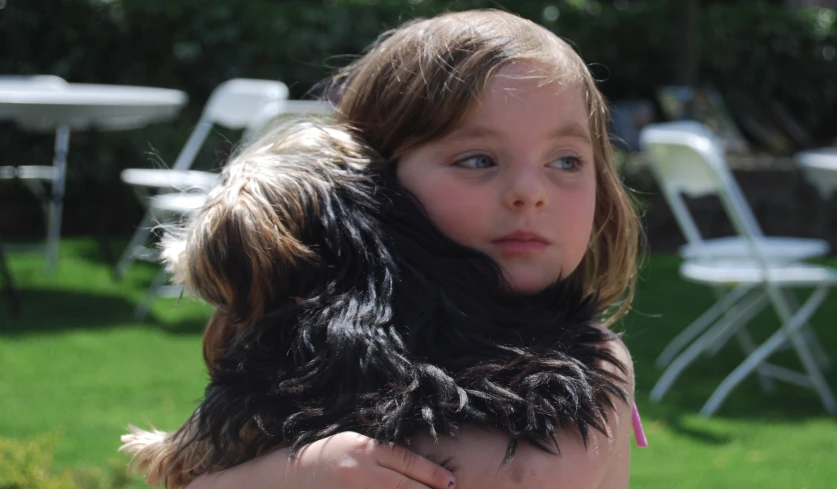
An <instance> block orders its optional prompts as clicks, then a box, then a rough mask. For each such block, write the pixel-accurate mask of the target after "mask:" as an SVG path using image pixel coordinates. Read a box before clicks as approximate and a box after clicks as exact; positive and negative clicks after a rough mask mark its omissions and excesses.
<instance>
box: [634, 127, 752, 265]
mask: <svg viewBox="0 0 837 489" xmlns="http://www.w3.org/2000/svg"><path fill="white" fill-rule="evenodd" d="M640 147H641V148H642V151H643V152H644V153H645V155H646V157H647V160H648V162H649V163H650V165H651V170H652V173H653V174H654V176H655V177H656V180H657V183H658V184H659V185H660V189H661V191H662V193H663V196H664V197H665V199H666V201H667V202H668V204H669V206H670V207H671V209H672V212H673V213H674V216H675V219H676V220H677V223H678V225H679V226H680V229H681V231H682V232H683V234H684V235H685V237H686V240H687V241H688V242H689V244H690V245H691V246H692V247H693V248H694V252H695V254H696V255H697V256H698V257H700V256H701V254H702V251H701V250H703V249H704V248H703V245H704V242H703V238H702V237H701V235H700V232H699V231H698V228H697V225H696V224H695V221H694V219H692V217H691V214H690V213H689V210H688V207H687V205H686V203H685V202H684V200H683V198H682V195H683V194H685V195H688V196H690V197H700V196H705V195H717V196H718V198H719V199H720V201H721V205H722V206H723V208H724V211H725V212H726V214H727V217H728V218H729V219H730V221H731V223H732V225H733V228H734V229H735V231H736V233H738V234H739V235H740V236H742V237H744V238H746V239H747V241H748V242H749V243H750V252H751V255H752V256H751V258H753V259H757V260H759V261H761V258H760V253H759V250H758V249H757V247H756V245H755V241H756V240H757V239H758V238H760V237H762V236H763V234H762V231H761V228H760V227H759V225H758V221H756V218H755V216H754V215H753V213H752V211H751V210H750V206H749V204H748V203H747V200H746V199H745V198H744V194H743V192H742V191H741V188H740V187H739V186H738V183H737V182H736V180H735V178H734V177H733V175H732V172H731V171H730V170H729V167H728V166H727V163H726V157H725V156H724V150H723V147H722V145H721V144H720V142H719V141H718V139H717V138H716V137H715V136H714V134H713V133H712V132H711V131H710V130H709V129H707V128H706V127H705V126H703V125H702V124H700V123H698V122H693V121H682V122H669V123H662V124H651V125H648V126H646V127H644V128H643V129H642V132H641V134H640Z"/></svg>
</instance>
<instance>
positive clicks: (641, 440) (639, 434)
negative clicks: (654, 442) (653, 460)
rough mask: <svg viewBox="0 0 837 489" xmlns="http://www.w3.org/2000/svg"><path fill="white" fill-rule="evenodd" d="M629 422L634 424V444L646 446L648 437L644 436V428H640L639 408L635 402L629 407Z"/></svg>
mask: <svg viewBox="0 0 837 489" xmlns="http://www.w3.org/2000/svg"><path fill="white" fill-rule="evenodd" d="M631 423H632V424H633V425H634V439H636V446H638V447H640V448H645V447H647V446H648V438H646V437H645V430H644V429H642V420H641V419H640V418H639V409H637V407H636V403H634V405H633V409H631Z"/></svg>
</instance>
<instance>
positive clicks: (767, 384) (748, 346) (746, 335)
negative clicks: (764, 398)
mask: <svg viewBox="0 0 837 489" xmlns="http://www.w3.org/2000/svg"><path fill="white" fill-rule="evenodd" d="M735 338H736V340H738V344H739V345H740V346H741V349H742V350H743V351H744V354H745V355H746V356H747V357H749V356H750V355H752V354H753V352H754V351H756V342H755V341H753V337H752V336H750V332H749V331H747V328H746V327H742V328H741V329H739V330H738V331H736V332H735ZM756 372H757V373H758V379H759V385H761V390H763V391H764V392H766V393H768V394H775V393H776V384H775V383H774V382H773V379H772V378H770V376H769V375H767V374H766V373H764V372H763V371H762V369H761V367H759V369H758V370H757V371H756Z"/></svg>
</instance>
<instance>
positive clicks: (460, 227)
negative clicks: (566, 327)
mask: <svg viewBox="0 0 837 489" xmlns="http://www.w3.org/2000/svg"><path fill="white" fill-rule="evenodd" d="M534 73H536V72H535V71H533V68H532V67H531V66H529V65H525V64H513V65H510V66H507V67H505V68H504V69H502V70H500V71H499V72H498V73H497V74H496V75H495V76H494V77H493V78H492V80H491V81H490V82H489V83H488V85H487V87H486V89H485V91H484V93H482V94H481V95H480V96H479V97H478V98H477V100H476V102H475V103H474V106H473V109H472V110H471V111H469V113H468V114H466V117H465V118H464V119H463V120H462V122H461V123H460V124H459V125H458V126H457V127H455V128H454V130H453V131H451V132H450V133H448V134H447V135H446V136H444V137H442V138H440V139H437V140H434V141H431V142H429V143H426V144H424V145H421V146H419V147H417V148H414V149H412V150H410V151H408V152H407V153H405V154H404V156H403V157H402V158H401V159H400V160H399V161H398V166H397V170H396V171H397V175H398V179H399V182H400V183H401V184H402V185H403V186H404V187H406V188H407V189H408V190H410V191H411V192H413V193H414V194H415V195H416V196H417V197H418V199H419V200H420V201H421V203H422V205H423V206H424V207H425V209H426V210H427V213H428V214H429V216H430V219H431V220H432V221H433V223H434V224H435V225H436V226H437V227H439V229H440V230H441V231H442V232H443V233H445V234H446V235H448V236H449V237H450V238H452V239H453V240H455V241H457V242H458V243H460V244H462V245H465V246H469V247H471V248H476V249H478V250H481V251H483V252H485V253H487V254H488V255H489V256H491V257H492V258H493V259H494V260H495V261H496V262H497V263H498V264H499V265H500V266H501V267H502V269H503V271H504V275H505V278H506V280H507V281H508V282H509V284H510V285H511V287H512V288H513V289H514V290H515V291H517V292H520V293H534V292H538V291H540V290H542V289H543V288H545V287H546V286H548V285H550V284H552V283H554V282H555V281H556V280H557V279H558V278H559V277H566V276H568V275H569V274H570V273H572V272H573V270H575V269H576V267H578V265H579V263H581V260H582V258H583V257H584V254H585V252H586V251H587V247H588V243H589V240H590V236H591V233H592V228H593V214H594V212H595V204H596V171H595V166H594V161H593V146H592V139H591V134H590V130H589V126H588V114H587V103H586V101H585V96H584V91H583V90H582V88H581V86H580V85H566V86H560V85H558V84H555V83H551V84H545V85H544V84H543V82H541V81H539V80H538V79H537V78H529V79H526V78H525V77H526V76H527V75H532V74H534Z"/></svg>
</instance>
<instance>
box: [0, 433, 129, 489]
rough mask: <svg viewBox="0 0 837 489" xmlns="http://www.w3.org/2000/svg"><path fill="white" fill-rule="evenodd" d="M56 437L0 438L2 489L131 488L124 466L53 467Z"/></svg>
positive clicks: (0, 483)
mask: <svg viewBox="0 0 837 489" xmlns="http://www.w3.org/2000/svg"><path fill="white" fill-rule="evenodd" d="M56 441H57V440H56V438H55V436H40V437H37V438H33V439H29V440H12V439H8V438H2V437H0V489H121V488H123V487H125V486H127V485H128V483H129V479H128V477H127V475H126V470H125V469H126V468H125V465H124V464H121V463H120V464H115V465H112V466H111V467H110V470H106V469H101V468H94V467H83V468H74V469H65V470H62V471H57V470H55V469H54V467H53V466H52V451H53V449H54V447H55V444H56Z"/></svg>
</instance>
